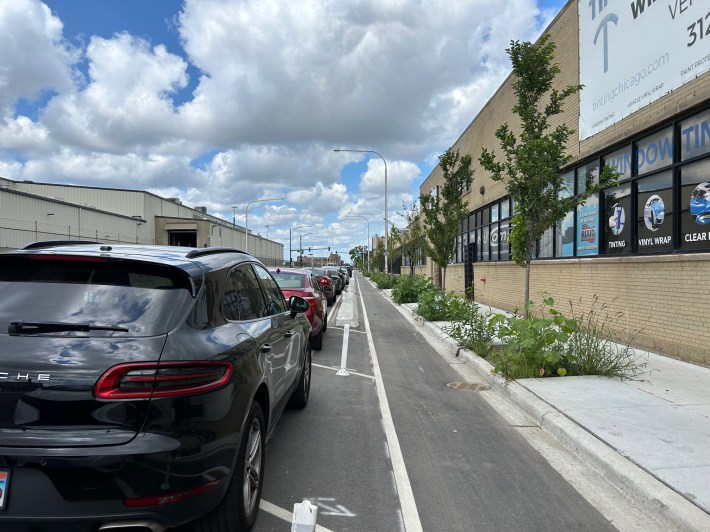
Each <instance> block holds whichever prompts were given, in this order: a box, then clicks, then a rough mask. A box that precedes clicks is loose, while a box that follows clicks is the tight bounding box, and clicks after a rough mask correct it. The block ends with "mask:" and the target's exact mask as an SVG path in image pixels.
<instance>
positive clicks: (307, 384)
mask: <svg viewBox="0 0 710 532" xmlns="http://www.w3.org/2000/svg"><path fill="white" fill-rule="evenodd" d="M310 395H311V350H310V348H309V347H308V346H306V356H305V357H304V360H303V369H301V378H299V379H298V386H297V387H296V389H295V390H294V392H293V395H292V396H291V401H290V403H291V406H293V407H294V408H298V409H299V410H300V409H302V408H306V405H307V404H308V398H309V397H310Z"/></svg>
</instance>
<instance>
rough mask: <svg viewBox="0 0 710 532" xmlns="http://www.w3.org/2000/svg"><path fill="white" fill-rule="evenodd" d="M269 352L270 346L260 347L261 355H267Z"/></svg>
mask: <svg viewBox="0 0 710 532" xmlns="http://www.w3.org/2000/svg"><path fill="white" fill-rule="evenodd" d="M269 351H271V344H264V345H262V346H261V352H262V353H268V352H269Z"/></svg>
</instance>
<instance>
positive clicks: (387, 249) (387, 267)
mask: <svg viewBox="0 0 710 532" xmlns="http://www.w3.org/2000/svg"><path fill="white" fill-rule="evenodd" d="M333 151H352V152H357V153H374V154H375V155H377V156H379V157H380V159H382V162H383V163H384V165H385V273H389V252H390V250H389V248H388V235H389V228H388V227H387V224H388V223H389V216H387V161H386V160H385V158H384V157H383V156H382V155H381V154H380V153H378V152H376V151H375V150H352V149H350V148H335V149H334V150H333ZM368 250H369V245H368Z"/></svg>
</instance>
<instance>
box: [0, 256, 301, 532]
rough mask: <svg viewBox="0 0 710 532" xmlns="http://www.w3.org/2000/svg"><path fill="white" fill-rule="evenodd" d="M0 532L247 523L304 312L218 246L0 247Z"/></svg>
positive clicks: (261, 271) (238, 526) (295, 367)
mask: <svg viewBox="0 0 710 532" xmlns="http://www.w3.org/2000/svg"><path fill="white" fill-rule="evenodd" d="M0 291H1V293H2V294H3V297H2V298H1V299H0V323H1V324H2V327H3V329H2V331H0V376H1V378H2V381H1V382H2V385H1V386H0V473H2V478H3V480H4V486H3V494H2V496H1V497H2V498H1V500H2V503H3V506H4V508H3V509H2V511H0V530H15V529H16V528H20V529H22V530H46V529H51V530H72V531H75V530H77V531H78V530H87V531H88V530H91V531H96V530H102V531H103V530H117V529H121V530H129V529H130V530H153V531H162V530H165V529H166V528H170V527H177V526H181V525H183V524H186V523H193V525H192V526H194V529H195V530H200V531H213V532H237V531H242V532H243V531H247V530H249V529H250V528H251V527H252V525H253V523H254V520H255V519H256V516H257V512H258V509H259V501H260V497H261V489H262V482H263V478H264V467H265V456H266V442H267V439H268V437H269V436H270V435H271V434H272V432H273V430H274V427H275V425H276V422H277V420H278V419H279V417H280V415H281V413H282V411H283V409H284V406H285V405H286V404H287V403H288V402H289V401H290V402H291V403H292V404H293V405H294V406H295V407H297V408H303V407H305V406H306V404H307V403H308V398H309V393H310V382H311V348H310V343H309V342H308V337H309V334H310V329H311V327H310V324H309V322H308V320H307V318H306V316H305V314H304V312H306V311H307V310H308V309H309V308H310V305H309V303H308V302H307V301H306V300H304V299H303V298H301V297H296V296H294V297H291V298H290V300H289V306H290V310H289V306H287V303H286V300H285V299H284V296H283V294H282V292H281V290H280V289H279V287H278V285H277V284H276V281H274V279H273V277H272V276H271V274H270V273H269V272H268V271H267V269H266V268H265V267H264V266H263V265H262V264H261V263H259V262H258V261H257V260H256V259H254V258H253V257H252V256H250V255H248V254H246V253H243V252H240V251H237V250H234V249H226V248H200V249H193V248H181V247H168V246H147V245H137V244H136V245H102V244H100V243H80V244H76V245H70V244H66V243H62V244H56V245H55V244H53V243H51V242H49V243H38V244H35V245H30V246H28V247H27V248H25V249H22V250H13V251H9V252H4V253H0Z"/></svg>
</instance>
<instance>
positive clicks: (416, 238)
mask: <svg viewBox="0 0 710 532" xmlns="http://www.w3.org/2000/svg"><path fill="white" fill-rule="evenodd" d="M402 207H403V208H404V212H402V213H399V214H400V215H401V216H403V217H404V219H405V220H407V227H405V228H404V229H399V228H398V227H395V226H394V224H393V225H392V226H391V228H390V240H391V241H393V242H394V246H392V245H391V246H390V247H397V248H399V250H400V252H401V254H402V256H403V257H407V258H409V274H410V275H414V265H415V264H416V262H417V260H418V258H419V254H420V253H421V250H422V242H423V240H424V228H423V227H422V220H421V213H420V212H419V205H418V203H417V202H414V203H413V204H412V205H411V206H410V207H407V206H406V205H402Z"/></svg>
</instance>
